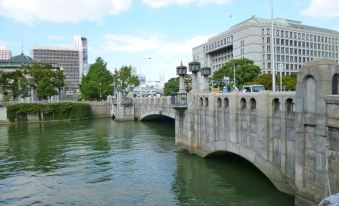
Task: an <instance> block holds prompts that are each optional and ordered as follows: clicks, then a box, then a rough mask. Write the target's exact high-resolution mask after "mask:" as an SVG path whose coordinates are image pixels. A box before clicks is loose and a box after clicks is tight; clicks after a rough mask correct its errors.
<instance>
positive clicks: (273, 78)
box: [270, 0, 275, 92]
mask: <svg viewBox="0 0 339 206" xmlns="http://www.w3.org/2000/svg"><path fill="white" fill-rule="evenodd" d="M270 3H271V54H272V57H271V58H272V65H271V68H272V90H273V92H275V62H274V34H273V33H274V30H273V29H274V28H273V24H274V23H273V0H270Z"/></svg>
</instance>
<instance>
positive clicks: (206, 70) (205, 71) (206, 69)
mask: <svg viewBox="0 0 339 206" xmlns="http://www.w3.org/2000/svg"><path fill="white" fill-rule="evenodd" d="M209 75H211V68H210V67H203V68H201V76H204V84H203V86H204V88H203V92H204V93H208V92H209V89H208V76H209Z"/></svg>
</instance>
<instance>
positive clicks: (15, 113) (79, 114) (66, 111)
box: [7, 102, 91, 122]
mask: <svg viewBox="0 0 339 206" xmlns="http://www.w3.org/2000/svg"><path fill="white" fill-rule="evenodd" d="M28 114H33V115H38V117H39V120H40V121H48V120H62V119H72V120H83V119H89V118H91V106H90V105H89V104H84V103H71V102H64V103H52V104H36V103H34V104H33V103H22V104H13V105H9V106H7V117H8V119H9V121H10V122H26V121H28Z"/></svg>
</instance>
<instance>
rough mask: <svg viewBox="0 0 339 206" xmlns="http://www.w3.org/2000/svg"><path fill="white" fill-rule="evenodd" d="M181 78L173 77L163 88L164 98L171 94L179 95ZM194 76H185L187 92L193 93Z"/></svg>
mask: <svg viewBox="0 0 339 206" xmlns="http://www.w3.org/2000/svg"><path fill="white" fill-rule="evenodd" d="M179 81H180V80H179V77H173V78H171V79H169V80H168V81H167V82H166V83H165V85H164V88H163V94H164V96H169V95H171V94H177V93H178V92H179ZM191 84H192V75H189V74H188V75H186V76H185V89H186V92H189V91H191V89H192V87H191Z"/></svg>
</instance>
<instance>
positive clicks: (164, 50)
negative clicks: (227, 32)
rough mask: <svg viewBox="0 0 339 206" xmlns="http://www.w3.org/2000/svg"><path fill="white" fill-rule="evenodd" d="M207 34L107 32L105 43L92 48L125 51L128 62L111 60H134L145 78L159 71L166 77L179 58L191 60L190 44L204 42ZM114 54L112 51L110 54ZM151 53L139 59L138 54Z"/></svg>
mask: <svg viewBox="0 0 339 206" xmlns="http://www.w3.org/2000/svg"><path fill="white" fill-rule="evenodd" d="M207 39H208V36H194V37H191V38H188V39H185V40H181V41H173V40H168V38H166V36H165V35H162V34H149V35H144V36H142V35H141V36H140V35H139V36H134V35H116V34H107V35H105V36H104V41H105V43H104V44H103V45H101V47H100V48H98V49H96V50H100V51H102V50H104V51H106V52H110V53H112V54H113V53H119V54H120V53H121V52H125V53H128V55H127V56H128V57H129V58H128V62H121V61H120V59H115V60H114V67H115V68H118V67H119V65H121V66H122V65H126V64H127V65H129V64H133V63H134V64H135V66H136V67H137V70H138V71H139V69H140V68H138V66H139V67H142V73H143V74H145V75H146V76H147V79H148V80H150V79H152V80H157V79H158V76H159V74H165V76H166V78H167V79H169V78H171V77H174V76H176V75H175V68H176V66H178V65H179V63H180V61H181V60H182V61H183V63H184V64H187V63H188V62H189V61H192V48H193V47H195V46H198V45H200V44H202V43H204V42H206V41H207ZM113 56H114V55H113ZM141 56H142V57H151V58H152V59H151V60H150V61H142V62H141V61H140V57H141Z"/></svg>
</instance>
